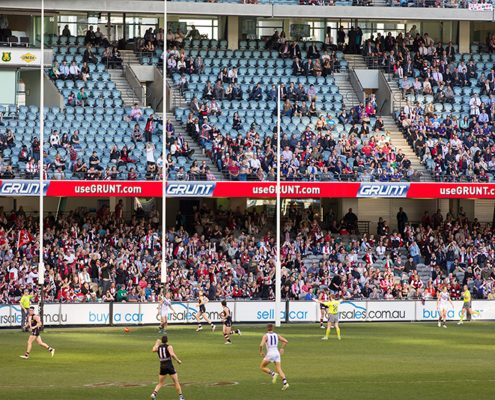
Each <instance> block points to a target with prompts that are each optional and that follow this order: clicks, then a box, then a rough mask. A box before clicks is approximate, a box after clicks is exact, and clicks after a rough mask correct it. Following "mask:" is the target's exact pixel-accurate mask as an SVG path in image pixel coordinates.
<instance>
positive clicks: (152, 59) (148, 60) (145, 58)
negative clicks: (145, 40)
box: [139, 49, 163, 65]
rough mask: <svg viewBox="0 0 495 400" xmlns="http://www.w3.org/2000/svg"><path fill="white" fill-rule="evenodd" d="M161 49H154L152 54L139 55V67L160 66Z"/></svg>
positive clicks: (143, 53)
mask: <svg viewBox="0 0 495 400" xmlns="http://www.w3.org/2000/svg"><path fill="white" fill-rule="evenodd" d="M162 54H163V49H156V50H155V51H154V52H153V53H146V52H142V53H139V62H140V63H141V65H158V64H161V59H162Z"/></svg>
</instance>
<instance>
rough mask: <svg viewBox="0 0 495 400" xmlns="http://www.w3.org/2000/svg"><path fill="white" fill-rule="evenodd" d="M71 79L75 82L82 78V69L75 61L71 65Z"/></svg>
mask: <svg viewBox="0 0 495 400" xmlns="http://www.w3.org/2000/svg"><path fill="white" fill-rule="evenodd" d="M69 77H70V79H72V80H73V81H74V82H75V81H77V80H79V79H81V78H82V75H81V69H80V68H79V67H78V66H77V64H76V62H75V61H72V62H71V64H70V68H69Z"/></svg>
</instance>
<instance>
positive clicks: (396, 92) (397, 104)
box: [385, 74, 405, 112]
mask: <svg viewBox="0 0 495 400" xmlns="http://www.w3.org/2000/svg"><path fill="white" fill-rule="evenodd" d="M385 78H387V82H388V85H389V86H390V90H391V91H392V99H393V101H394V112H399V111H400V109H401V107H402V106H403V105H404V102H405V100H404V96H403V95H402V90H400V88H399V84H398V83H397V79H396V78H395V77H394V76H393V74H385Z"/></svg>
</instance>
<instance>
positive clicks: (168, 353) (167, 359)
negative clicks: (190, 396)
mask: <svg viewBox="0 0 495 400" xmlns="http://www.w3.org/2000/svg"><path fill="white" fill-rule="evenodd" d="M152 351H153V352H154V353H157V354H158V358H159V359H160V375H159V376H158V384H157V385H156V387H155V390H153V393H151V398H152V399H153V400H154V399H156V396H157V394H158V391H159V390H160V389H161V388H162V386H163V385H164V383H165V378H166V377H167V375H169V376H170V378H171V379H172V381H173V382H174V386H175V390H177V393H178V395H179V400H184V396H183V395H182V388H181V386H180V382H179V377H178V375H177V372H176V371H175V368H174V364H173V362H172V359H174V360H175V361H177V362H178V363H179V364H182V361H181V360H179V358H178V357H177V355H176V354H175V352H174V348H173V347H172V346H171V345H170V344H168V337H167V336H162V338H161V339H157V340H156V342H155V345H154V346H153V350H152Z"/></svg>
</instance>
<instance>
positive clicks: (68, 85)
mask: <svg viewBox="0 0 495 400" xmlns="http://www.w3.org/2000/svg"><path fill="white" fill-rule="evenodd" d="M83 39H84V38H82V39H81V38H80V37H78V38H75V37H69V38H63V37H61V38H58V39H57V40H53V41H54V42H55V43H59V45H57V46H56V47H55V61H56V62H57V63H61V62H62V61H64V60H65V61H67V63H68V64H69V63H70V62H72V60H74V61H76V63H77V64H78V65H79V66H81V65H82V54H83V52H84V47H81V46H80V45H81V44H82V43H83ZM62 43H66V44H62ZM94 53H95V55H96V58H97V60H98V63H97V64H92V63H88V66H89V68H90V70H91V73H90V78H89V79H88V80H87V81H86V82H84V81H83V80H77V81H76V82H74V81H72V80H69V79H68V80H65V81H64V80H56V81H55V85H56V86H57V88H58V89H59V90H60V92H61V93H62V95H63V96H64V99H65V104H66V106H65V108H64V109H63V110H61V109H59V108H56V107H55V108H51V109H47V110H45V138H46V142H45V145H44V147H45V150H46V151H47V152H48V156H49V160H51V159H52V158H53V157H55V155H56V154H57V153H59V154H60V155H61V156H62V158H63V159H64V160H66V169H65V178H67V179H70V178H77V179H81V175H80V174H73V173H72V171H71V170H72V168H71V167H72V163H73V162H71V161H70V159H69V154H68V150H67V148H63V147H58V148H55V147H50V145H49V142H48V140H49V135H50V133H51V132H52V131H53V130H57V131H58V132H59V134H60V137H62V135H63V134H64V133H67V134H68V135H69V136H70V135H72V134H73V132H74V131H75V130H78V131H79V138H80V142H81V143H80V146H78V147H76V151H77V158H78V159H79V158H80V159H82V161H83V162H85V163H87V164H88V158H89V157H90V156H91V154H92V152H93V151H96V152H97V155H98V157H99V158H100V161H101V163H100V165H102V167H103V168H106V167H108V166H110V167H111V166H114V165H116V164H113V163H110V154H109V149H110V148H111V147H112V146H113V145H116V146H117V149H118V151H120V150H121V149H122V147H123V146H124V145H126V146H127V147H128V149H129V150H130V158H132V159H133V160H134V161H135V163H118V175H117V176H116V178H118V179H127V176H128V175H127V174H128V171H130V170H131V168H132V169H133V171H135V172H136V173H137V177H136V178H137V179H150V178H149V176H147V175H146V155H145V143H144V142H143V141H139V142H137V143H136V144H135V145H134V143H133V141H132V133H133V130H134V127H135V125H136V124H138V125H139V127H140V131H141V133H142V132H143V131H144V128H145V125H146V119H147V118H148V117H149V116H150V115H151V114H153V110H152V109H151V108H144V109H143V117H142V119H141V120H140V121H137V122H136V121H131V120H130V118H129V115H130V112H131V107H124V104H123V101H122V99H121V94H120V91H119V90H117V89H116V85H115V83H114V82H113V81H112V80H111V77H110V74H109V73H108V72H107V70H106V67H105V65H104V64H102V63H101V62H100V61H101V55H102V54H103V48H95V49H94ZM80 88H84V89H85V92H86V94H87V95H88V98H87V104H86V105H85V106H84V107H83V106H80V105H76V101H74V102H69V97H70V96H71V95H75V96H77V93H78V92H79V90H80ZM162 131H163V129H162V122H161V121H156V129H155V132H154V134H153V135H152V141H153V144H154V146H155V151H154V158H155V160H158V158H159V157H160V155H161V147H162V146H161V140H162ZM53 173H54V171H53V169H50V170H49V172H48V178H51V177H52V176H53ZM153 177H154V178H159V175H158V174H156V175H153ZM102 178H105V176H104V174H103V175H102ZM113 179H115V176H114V178H113Z"/></svg>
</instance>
